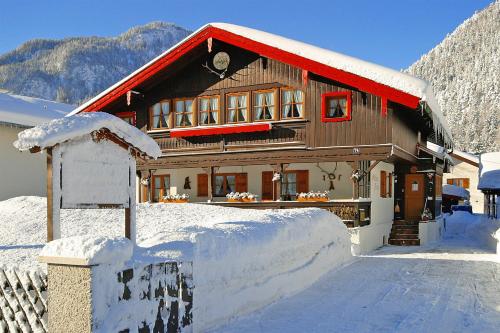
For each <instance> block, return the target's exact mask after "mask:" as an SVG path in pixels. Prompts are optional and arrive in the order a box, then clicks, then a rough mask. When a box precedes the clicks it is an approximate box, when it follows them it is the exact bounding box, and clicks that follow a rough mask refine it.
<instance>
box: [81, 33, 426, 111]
mask: <svg viewBox="0 0 500 333" xmlns="http://www.w3.org/2000/svg"><path fill="white" fill-rule="evenodd" d="M208 38H215V39H218V40H220V41H223V42H226V43H228V44H232V45H235V46H237V47H241V48H243V49H246V50H249V51H252V52H255V53H258V54H260V55H263V56H266V57H268V58H272V59H276V60H278V61H282V62H284V63H287V64H290V65H292V66H296V67H298V68H302V69H304V70H307V71H308V72H312V73H315V74H318V75H321V76H324V77H326V78H329V79H331V80H334V81H337V82H341V83H343V84H346V85H349V86H352V87H354V88H357V89H359V90H361V91H364V92H367V93H371V94H374V95H378V96H384V97H386V98H387V99H389V100H391V101H393V102H396V103H399V104H402V105H405V106H408V107H410V108H413V109H415V108H416V107H417V106H418V104H419V102H420V99H419V98H418V97H416V96H413V95H411V94H408V93H406V92H403V91H401V90H398V89H395V88H392V87H389V86H387V85H384V84H381V83H378V82H375V81H373V80H370V79H367V78H365V77H361V76H359V75H356V74H352V73H348V72H345V71H343V70H340V69H337V68H333V67H330V66H328V65H325V64H322V63H319V62H316V61H313V60H311V59H308V58H304V57H302V56H298V55H296V54H293V53H290V52H286V51H283V50H280V49H278V48H276V47H272V46H269V45H266V44H263V43H259V42H256V41H254V40H251V39H249V38H246V37H243V36H239V35H236V34H233V33H231V32H228V31H226V30H223V29H219V28H215V27H211V26H209V27H207V28H205V29H203V30H201V31H200V32H199V33H198V34H196V35H195V36H193V37H191V38H190V39H188V40H187V41H186V42H184V43H183V44H181V45H179V46H177V47H176V48H175V49H173V50H172V51H171V52H169V53H168V54H166V55H165V56H163V57H162V58H160V59H158V60H156V61H155V62H154V63H152V64H150V65H149V66H148V67H146V68H144V69H143V70H142V71H141V72H139V73H137V74H136V75H135V76H133V77H131V78H130V79H128V80H127V81H125V82H124V83H123V84H121V85H120V86H118V87H116V88H115V89H113V90H112V91H110V92H109V93H107V94H106V95H104V96H102V97H101V98H100V99H98V100H97V101H95V102H94V103H92V104H90V105H88V106H87V107H86V108H85V109H83V111H85V112H92V111H98V110H100V109H102V108H103V107H104V106H106V105H108V104H109V103H111V102H113V101H114V100H116V99H117V98H119V97H120V96H123V95H124V94H125V93H126V92H127V91H128V90H131V89H133V88H134V87H136V86H137V85H139V84H141V83H142V82H144V81H145V80H146V79H148V78H149V77H151V76H152V75H154V74H156V73H157V72H158V71H160V70H162V69H164V68H165V67H167V66H168V65H170V64H172V63H173V62H174V61H176V60H177V59H179V58H180V57H182V56H183V55H184V54H186V53H187V52H189V51H191V50H192V49H193V48H195V47H196V46H198V45H199V44H200V43H202V42H205V41H206V40H207V39H208Z"/></svg>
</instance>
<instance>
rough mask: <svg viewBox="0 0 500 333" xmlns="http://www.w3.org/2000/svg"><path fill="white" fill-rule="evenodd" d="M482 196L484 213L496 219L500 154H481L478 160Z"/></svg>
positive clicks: (499, 204) (479, 187)
mask: <svg viewBox="0 0 500 333" xmlns="http://www.w3.org/2000/svg"><path fill="white" fill-rule="evenodd" d="M477 188H478V189H479V190H481V192H483V194H484V213H485V214H486V215H488V217H492V218H498V210H499V209H500V208H499V206H500V203H499V202H498V196H499V195H500V152H493V153H485V154H481V156H480V158H479V184H478V186H477Z"/></svg>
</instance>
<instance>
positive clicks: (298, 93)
mask: <svg viewBox="0 0 500 333" xmlns="http://www.w3.org/2000/svg"><path fill="white" fill-rule="evenodd" d="M293 97H294V99H295V103H296V104H295V105H296V107H297V112H298V114H296V115H294V117H302V116H303V115H302V109H303V106H304V104H303V103H304V93H303V92H302V90H295V91H294V94H293Z"/></svg>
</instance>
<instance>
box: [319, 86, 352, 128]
mask: <svg viewBox="0 0 500 333" xmlns="http://www.w3.org/2000/svg"><path fill="white" fill-rule="evenodd" d="M351 104H352V103H351V92H350V91H342V92H330V93H325V94H323V95H321V119H322V121H324V122H329V121H345V120H351Z"/></svg>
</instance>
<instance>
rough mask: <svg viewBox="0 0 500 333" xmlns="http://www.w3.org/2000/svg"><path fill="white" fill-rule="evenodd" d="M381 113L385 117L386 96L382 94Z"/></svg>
mask: <svg viewBox="0 0 500 333" xmlns="http://www.w3.org/2000/svg"><path fill="white" fill-rule="evenodd" d="M382 115H383V116H384V117H387V97H385V96H382Z"/></svg>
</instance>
